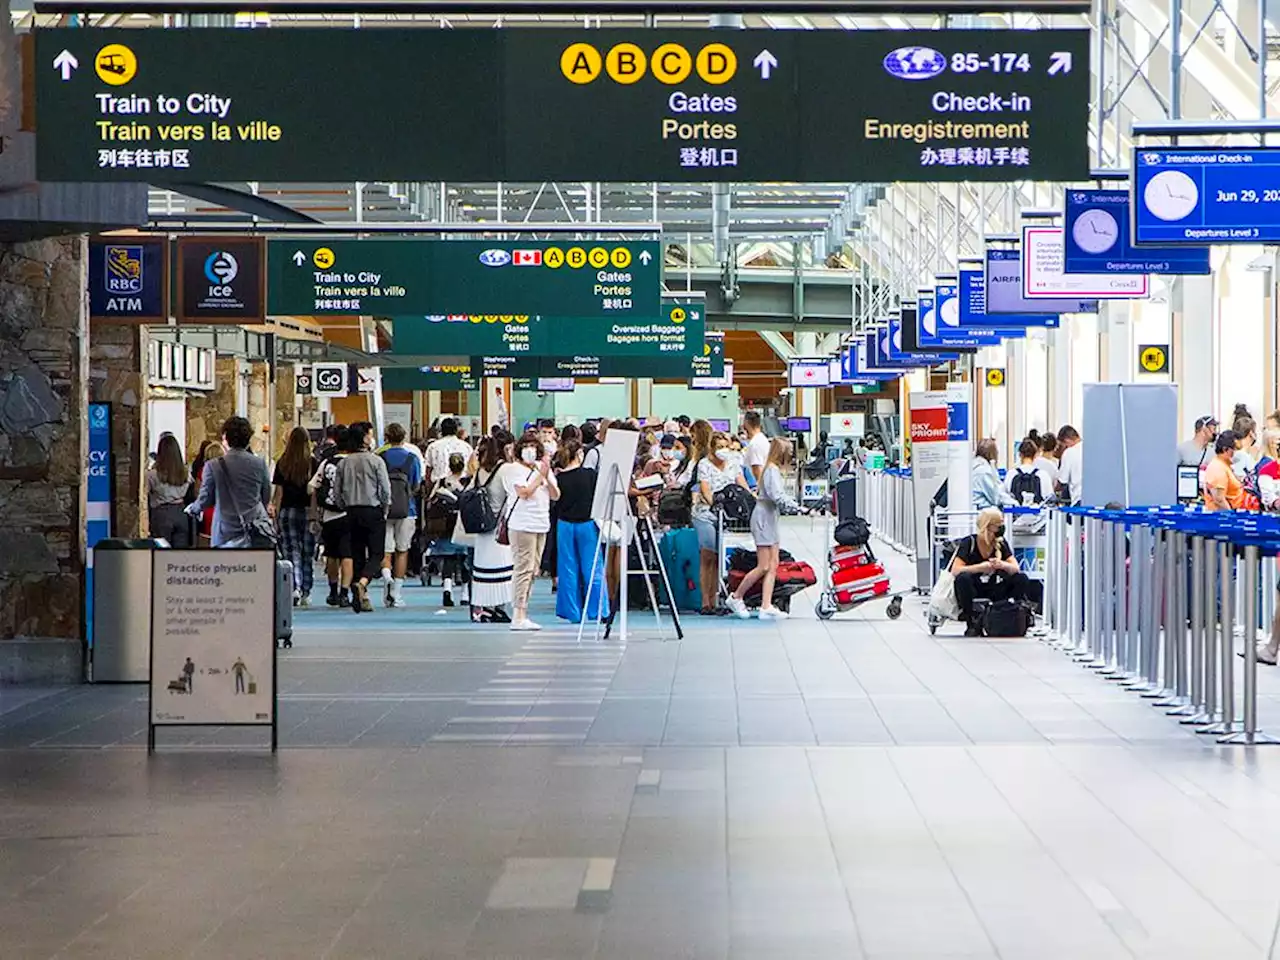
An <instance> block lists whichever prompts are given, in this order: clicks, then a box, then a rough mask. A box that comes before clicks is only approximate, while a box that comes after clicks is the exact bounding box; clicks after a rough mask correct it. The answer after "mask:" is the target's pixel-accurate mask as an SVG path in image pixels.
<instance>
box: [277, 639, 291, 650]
mask: <svg viewBox="0 0 1280 960" xmlns="http://www.w3.org/2000/svg"><path fill="white" fill-rule="evenodd" d="M280 646H281V647H282V648H283V649H285V650H292V649H293V641H292V640H281V641H280Z"/></svg>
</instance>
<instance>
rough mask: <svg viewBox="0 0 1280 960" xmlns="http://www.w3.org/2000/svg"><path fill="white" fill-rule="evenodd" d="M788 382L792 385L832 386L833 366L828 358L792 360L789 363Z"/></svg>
mask: <svg viewBox="0 0 1280 960" xmlns="http://www.w3.org/2000/svg"><path fill="white" fill-rule="evenodd" d="M787 384H788V386H792V387H829V386H831V366H830V364H828V363H827V358H826V357H819V358H816V359H815V358H810V359H804V360H792V361H791V362H790V363H788V364H787Z"/></svg>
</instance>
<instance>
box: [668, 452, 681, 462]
mask: <svg viewBox="0 0 1280 960" xmlns="http://www.w3.org/2000/svg"><path fill="white" fill-rule="evenodd" d="M671 459H672V460H674V461H675V462H676V463H679V462H680V461H682V460H683V459H684V451H683V450H673V451H671Z"/></svg>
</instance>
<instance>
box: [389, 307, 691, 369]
mask: <svg viewBox="0 0 1280 960" xmlns="http://www.w3.org/2000/svg"><path fill="white" fill-rule="evenodd" d="M392 326H393V337H392V349H391V352H392V353H394V354H399V355H401V356H420V357H430V356H457V355H463V354H470V355H475V356H481V355H483V356H498V355H508V356H520V357H552V356H563V355H564V351H565V347H566V346H567V345H572V346H573V347H575V348H580V349H581V351H582V352H583V353H586V354H590V355H593V356H602V357H603V356H613V357H633V356H634V357H664V356H669V355H679V356H684V357H692V356H694V355H695V354H697V353H699V352H701V350H702V346H703V333H704V331H705V330H706V318H705V311H704V308H703V306H702V304H700V303H699V304H679V303H669V302H667V303H663V304H662V307H661V311H660V315H659V316H657V317H653V318H633V319H629V320H625V321H621V320H613V321H610V320H601V319H598V318H593V317H542V316H529V315H527V314H486V315H478V314H472V315H467V314H457V315H453V316H447V315H442V314H436V315H434V316H427V317H394V318H393V319H392Z"/></svg>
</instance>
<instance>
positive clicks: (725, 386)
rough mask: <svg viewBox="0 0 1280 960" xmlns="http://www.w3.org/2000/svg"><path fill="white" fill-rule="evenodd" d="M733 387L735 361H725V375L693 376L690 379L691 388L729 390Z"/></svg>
mask: <svg viewBox="0 0 1280 960" xmlns="http://www.w3.org/2000/svg"><path fill="white" fill-rule="evenodd" d="M732 387H733V361H732V360H726V361H725V362H724V376H723V377H691V378H690V380H689V389H691V390H729V389H731V388H732Z"/></svg>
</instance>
